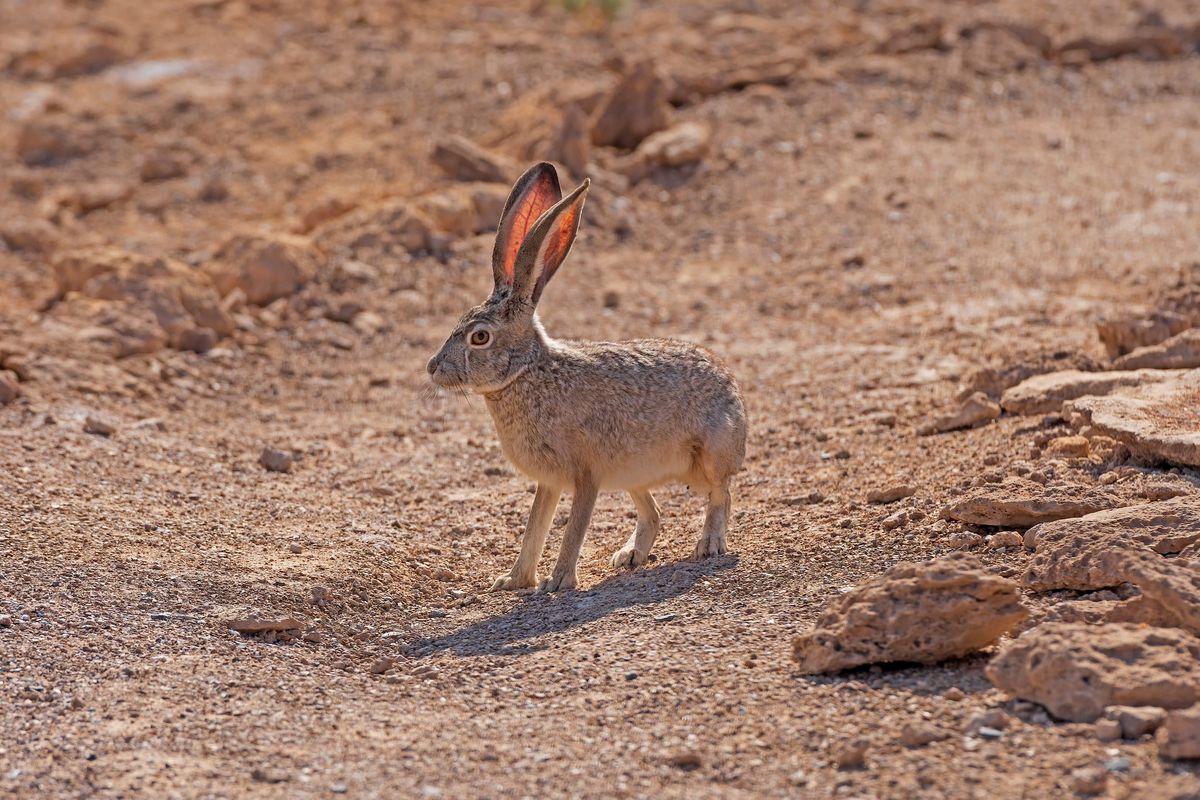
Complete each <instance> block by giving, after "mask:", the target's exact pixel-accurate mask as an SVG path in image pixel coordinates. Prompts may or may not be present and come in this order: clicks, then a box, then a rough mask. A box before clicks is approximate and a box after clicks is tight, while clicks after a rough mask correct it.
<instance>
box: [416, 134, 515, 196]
mask: <svg viewBox="0 0 1200 800" xmlns="http://www.w3.org/2000/svg"><path fill="white" fill-rule="evenodd" d="M432 159H433V163H434V164H435V165H436V166H437V167H438V169H440V170H441V171H442V172H444V173H446V175H448V176H449V177H451V178H454V179H455V180H458V181H484V182H486V183H502V184H504V185H506V186H507V185H508V184H511V183H512V182H513V180H515V179H516V177H517V175H519V174H520V171H521V170H520V166H519V165H518V164H517V163H516V162H515V161H513V160H511V159H509V158H508V157H506V156H502V155H500V154H499V153H495V152H492V151H491V150H487V149H485V148H483V147H480V146H479V145H477V144H475V143H474V142H472V141H471V140H469V139H466V138H464V137H462V136H456V135H451V136H449V137H448V138H447V139H446V140H445V141H442V142H438V143H437V144H436V145H434V148H433V156H432Z"/></svg>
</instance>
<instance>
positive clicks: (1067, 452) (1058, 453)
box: [1046, 436, 1091, 458]
mask: <svg viewBox="0 0 1200 800" xmlns="http://www.w3.org/2000/svg"><path fill="white" fill-rule="evenodd" d="M1090 452H1091V444H1090V443H1089V442H1088V440H1087V437H1084V436H1059V437H1057V438H1054V439H1051V440H1050V441H1049V442H1048V443H1047V444H1046V455H1047V456H1051V457H1058V458H1087V457H1088V455H1089V454H1090Z"/></svg>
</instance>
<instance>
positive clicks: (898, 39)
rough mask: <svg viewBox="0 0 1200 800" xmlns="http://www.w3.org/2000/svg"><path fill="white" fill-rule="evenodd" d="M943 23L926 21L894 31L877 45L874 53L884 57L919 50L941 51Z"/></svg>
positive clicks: (938, 20)
mask: <svg viewBox="0 0 1200 800" xmlns="http://www.w3.org/2000/svg"><path fill="white" fill-rule="evenodd" d="M942 28H943V23H942V21H941V20H940V19H928V20H922V21H920V22H916V23H914V24H912V25H910V26H909V27H907V28H905V29H903V30H899V31H895V32H894V33H891V34H889V35H888V37H887V38H886V39H884V40H883V41H882V42H880V43H879V46H878V47H877V48H876V52H879V53H883V54H885V55H904V54H905V53H916V52H918V51H920V50H943V49H945V44H944V43H943V41H942Z"/></svg>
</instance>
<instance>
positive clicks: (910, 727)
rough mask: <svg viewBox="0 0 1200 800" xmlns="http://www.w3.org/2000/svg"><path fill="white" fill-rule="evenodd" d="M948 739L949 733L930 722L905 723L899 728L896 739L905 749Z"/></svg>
mask: <svg viewBox="0 0 1200 800" xmlns="http://www.w3.org/2000/svg"><path fill="white" fill-rule="evenodd" d="M949 737H950V734H949V733H947V732H946V731H944V730H942V729H941V728H939V727H938V726H936V725H934V724H933V723H931V722H907V723H905V724H904V726H903V727H902V728H900V735H899V736H898V737H897V739H898V740H899V742H900V744H902V745H904V746H905V747H924V746H925V745H927V744H931V743H933V742H940V741H942V740H943V739H948V738H949Z"/></svg>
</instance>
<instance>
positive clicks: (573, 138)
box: [506, 105, 592, 183]
mask: <svg viewBox="0 0 1200 800" xmlns="http://www.w3.org/2000/svg"><path fill="white" fill-rule="evenodd" d="M547 155H548V157H549V158H550V159H552V160H554V161H558V162H560V163H562V165H563V166H565V167H566V168H567V169H568V170H569V171H570V172H571V174H572V175H574V176H576V177H582V176H583V175H585V174H586V173H587V167H588V162H589V161H591V155H592V139H591V134H590V131H589V130H588V118H587V115H586V114H584V113H583V109H582V108H580V107H579V106H574V105H573V106H567V107H566V108H565V109H564V110H563V115H562V123H561V124H560V125H559V126H558V129H557V131H555V134H554V138H552V139H551V140H550V143H549V148H548V150H547ZM506 183H507V181H506Z"/></svg>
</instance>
